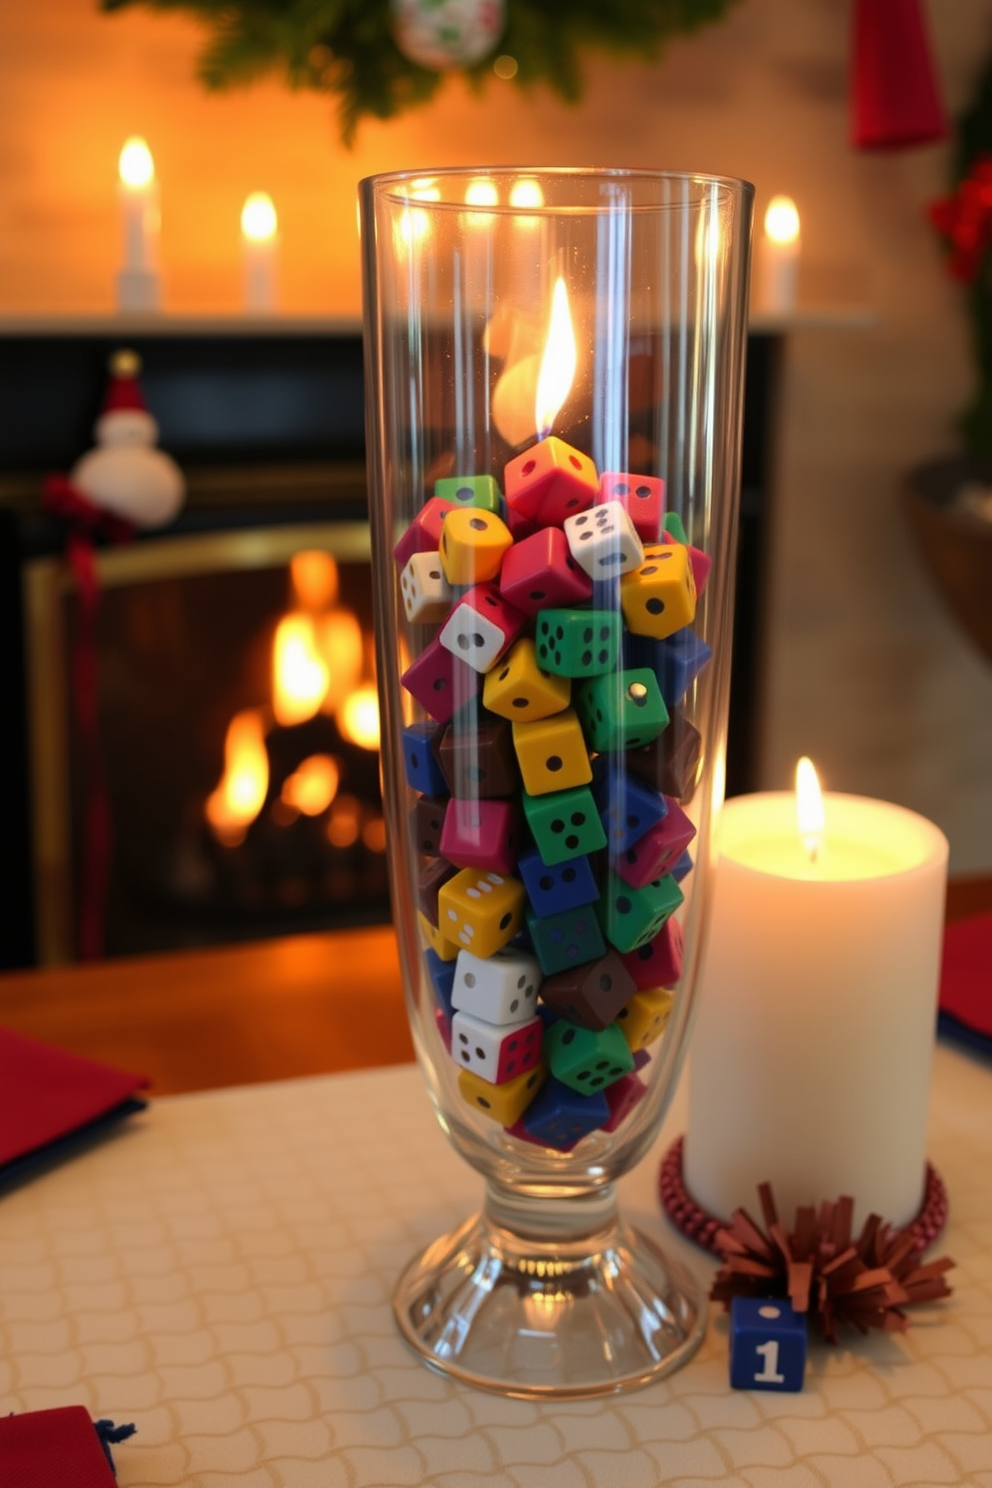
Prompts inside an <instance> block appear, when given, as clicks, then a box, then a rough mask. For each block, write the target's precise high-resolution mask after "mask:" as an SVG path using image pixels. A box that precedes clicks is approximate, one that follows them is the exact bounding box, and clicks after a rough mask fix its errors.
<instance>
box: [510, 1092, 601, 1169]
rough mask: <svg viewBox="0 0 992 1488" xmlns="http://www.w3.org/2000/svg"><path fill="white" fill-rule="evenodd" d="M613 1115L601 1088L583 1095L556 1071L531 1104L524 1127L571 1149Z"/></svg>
mask: <svg viewBox="0 0 992 1488" xmlns="http://www.w3.org/2000/svg"><path fill="white" fill-rule="evenodd" d="M609 1119H610V1107H609V1103H608V1101H607V1099H606V1096H605V1095H604V1094H603V1092H602V1091H601V1090H599V1091H597V1092H596V1093H595V1094H594V1095H579V1094H578V1093H577V1092H576V1091H574V1090H570V1089H569V1088H568V1086H567V1085H563V1084H562V1082H561V1081H560V1080H556V1079H555V1077H554V1075H552V1076H551V1077H550V1078H549V1079H548V1080H547V1081H545V1084H544V1086H543V1088H542V1090H541V1093H540V1095H538V1096H537V1097H536V1099H535V1100H533V1101H532V1102H531V1104H530V1105H529V1106H528V1107H527V1110H526V1111H525V1112H524V1115H523V1122H522V1125H523V1128H524V1131H525V1132H526V1133H527V1135H528V1136H529V1137H533V1138H534V1139H535V1140H536V1141H539V1142H543V1143H544V1145H545V1147H555V1148H557V1149H558V1151H559V1152H567V1151H568V1150H569V1149H570V1148H572V1147H574V1146H575V1144H576V1142H578V1141H581V1139H582V1138H583V1137H585V1136H588V1135H589V1133H590V1132H591V1131H595V1130H596V1129H597V1128H598V1127H600V1126H605V1124H606V1122H607V1121H609Z"/></svg>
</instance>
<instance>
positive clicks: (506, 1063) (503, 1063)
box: [451, 1012, 544, 1085]
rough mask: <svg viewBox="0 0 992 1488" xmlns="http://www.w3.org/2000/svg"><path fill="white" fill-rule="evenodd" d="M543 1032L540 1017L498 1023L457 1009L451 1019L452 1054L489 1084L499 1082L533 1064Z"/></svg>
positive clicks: (539, 1052)
mask: <svg viewBox="0 0 992 1488" xmlns="http://www.w3.org/2000/svg"><path fill="white" fill-rule="evenodd" d="M543 1032H544V1029H543V1025H542V1023H541V1020H540V1018H524V1019H523V1021H522V1022H518V1023H502V1024H497V1023H487V1022H486V1021H485V1019H483V1018H474V1017H473V1016H472V1014H471V1013H461V1012H458V1013H455V1016H454V1017H453V1018H452V1020H451V1057H452V1059H454V1061H455V1063H456V1064H458V1065H460V1066H461V1067H462V1069H470V1070H472V1071H474V1073H475V1074H477V1075H478V1076H479V1077H480V1078H481V1079H483V1080H488V1081H489V1083H490V1085H502V1084H503V1082H504V1081H506V1080H512V1079H513V1078H514V1076H515V1075H522V1074H523V1073H524V1072H525V1071H526V1070H529V1069H533V1068H534V1066H535V1064H536V1063H537V1061H538V1059H539V1058H540V1054H541V1041H542V1035H543Z"/></svg>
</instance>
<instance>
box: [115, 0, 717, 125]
mask: <svg viewBox="0 0 992 1488" xmlns="http://www.w3.org/2000/svg"><path fill="white" fill-rule="evenodd" d="M733 3H734V0H507V6H506V12H507V14H506V26H505V29H504V31H503V35H502V36H501V38H500V40H499V42H498V44H497V49H496V50H497V53H500V54H507V55H509V56H511V57H512V58H513V59H514V60H515V61H516V63H517V72H516V75H515V77H514V82H515V83H516V84H517V85H518V86H519V87H521V88H524V89H527V88H529V87H531V86H532V85H533V84H534V83H538V82H545V83H547V84H548V85H549V86H550V87H551V88H552V89H553V90H554V91H555V92H556V93H558V94H559V95H560V96H561V97H562V98H564V99H566V100H567V101H568V102H571V103H574V102H577V101H578V99H579V98H580V97H581V94H582V70H581V65H580V53H581V52H583V51H586V50H600V51H607V52H612V53H615V54H617V55H628V56H629V55H631V54H633V55H636V56H639V57H640V58H641V59H642V60H644V61H650V60H653V59H654V58H656V57H657V56H658V55H659V53H660V51H661V49H662V47H663V45H664V43H665V42H666V41H667V40H668V39H669V38H670V37H672V36H674V35H676V34H678V33H680V32H686V31H692V30H694V29H695V28H696V27H698V26H702V25H705V24H707V23H708V22H712V21H716V20H719V19H720V17H721V16H722V15H723V14H724V12H725V11H726V10H727V9H728V7H729V6H730V5H731V4H733ZM134 4H144V5H148V6H150V7H151V8H152V9H155V10H179V11H183V10H185V11H189V12H191V13H192V14H193V15H195V16H196V17H197V19H198V20H200V21H202V22H203V24H204V25H205V26H206V27H207V29H208V31H209V33H210V34H209V40H208V42H207V45H206V47H205V48H204V51H203V53H202V54H201V56H200V59H199V66H198V75H199V77H200V80H201V81H202V82H203V83H204V84H205V85H206V86H207V87H208V88H211V89H223V88H230V87H235V86H238V85H241V84H244V83H250V82H254V81H255V80H256V79H258V78H260V77H261V76H263V75H264V74H265V73H268V72H271V71H272V70H274V69H275V70H279V71H281V72H283V73H284V75H285V79H286V81H287V82H288V84H289V85H290V87H292V88H314V89H317V90H318V91H319V92H322V93H328V94H331V95H333V96H335V97H336V98H337V102H338V122H339V125H340V130H341V137H342V140H343V141H344V143H345V144H346V145H349V146H350V145H351V144H353V142H354V139H355V134H356V131H357V129H358V125H359V123H360V122H361V120H362V119H363V118H365V117H366V116H372V117H374V118H377V119H391V118H394V117H395V116H396V115H397V114H400V113H402V112H403V111H404V110H405V109H408V108H411V107H413V106H414V105H416V104H420V103H426V102H427V100H428V99H430V98H432V97H433V96H434V94H435V93H436V92H437V90H438V88H439V87H440V86H441V83H442V81H443V75H442V74H439V73H436V72H432V71H430V70H429V69H427V68H424V67H419V66H417V64H416V63H414V62H411V61H409V60H408V59H407V58H406V57H405V56H404V55H403V53H402V52H401V51H400V50H399V48H398V47H397V45H396V43H395V41H394V40H393V35H392V30H391V27H390V6H389V0H100V7H101V9H102V10H105V11H111V10H121V9H123V8H124V7H125V6H126V5H134ZM465 76H466V77H467V78H468V79H469V81H470V82H471V84H472V85H473V87H475V88H476V89H478V90H481V89H482V87H483V85H484V83H485V82H486V81H487V80H488V79H491V78H492V76H493V72H492V57H487V58H485V59H484V60H483V61H481V62H478V63H476V64H475V65H473V66H472V67H469V68H466V69H465Z"/></svg>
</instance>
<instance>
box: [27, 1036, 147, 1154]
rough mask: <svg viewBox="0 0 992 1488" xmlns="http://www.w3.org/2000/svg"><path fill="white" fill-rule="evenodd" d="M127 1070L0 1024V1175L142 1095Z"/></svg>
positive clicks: (134, 1105)
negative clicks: (138, 1094) (14, 1031)
mask: <svg viewBox="0 0 992 1488" xmlns="http://www.w3.org/2000/svg"><path fill="white" fill-rule="evenodd" d="M147 1084H148V1080H147V1078H146V1077H145V1076H144V1075H135V1074H130V1073H128V1072H126V1071H124V1070H118V1069H113V1068H112V1067H111V1066H110V1065H106V1064H98V1063H97V1062H96V1061H95V1060H92V1059H83V1058H81V1057H80V1056H79V1055H78V1054H69V1053H67V1052H66V1051H65V1050H64V1049H56V1048H53V1047H52V1045H50V1044H40V1043H37V1042H36V1041H35V1040H34V1039H29V1038H25V1037H24V1036H23V1035H22V1034H19V1033H12V1032H11V1031H10V1030H9V1029H6V1028H0V1181H2V1180H4V1179H6V1178H8V1177H10V1176H12V1175H13V1174H14V1173H17V1174H20V1173H21V1172H22V1170H23V1168H24V1166H25V1165H26V1164H27V1163H29V1162H30V1161H31V1160H33V1159H35V1158H37V1157H40V1156H41V1155H48V1154H49V1153H51V1152H52V1151H54V1150H57V1149H58V1148H59V1147H60V1146H61V1145H62V1143H64V1142H65V1141H66V1140H67V1139H69V1138H71V1137H75V1136H77V1135H82V1134H83V1133H90V1132H93V1131H96V1130H98V1129H99V1128H100V1127H102V1126H103V1125H104V1124H105V1123H107V1122H109V1121H116V1120H117V1119H119V1118H120V1117H122V1116H127V1115H129V1114H130V1113H131V1112H132V1111H137V1110H141V1109H142V1108H143V1106H144V1104H145V1102H144V1101H142V1100H140V1099H139V1098H137V1095H136V1092H137V1091H139V1090H142V1089H143V1088H144V1087H145V1086H146V1085H147Z"/></svg>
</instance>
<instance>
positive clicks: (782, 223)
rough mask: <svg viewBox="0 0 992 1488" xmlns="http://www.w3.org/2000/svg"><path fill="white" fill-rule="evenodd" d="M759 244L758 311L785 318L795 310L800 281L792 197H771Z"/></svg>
mask: <svg viewBox="0 0 992 1488" xmlns="http://www.w3.org/2000/svg"><path fill="white" fill-rule="evenodd" d="M764 227H765V230H764V234H763V236H762V238H761V240H760V242H759V245H758V264H757V270H758V272H757V296H756V298H757V308H758V309H759V310H761V311H763V312H764V313H765V314H768V315H787V314H788V313H789V312H790V311H791V310H794V309H795V308H796V290H797V285H798V282H799V251H800V237H799V213H798V212H797V210H796V204H795V202H794V201H793V200H792V198H791V197H788V196H773V197H772V199H771V201H770V202H769V203H768V210H767V211H766V212H765V223H764Z"/></svg>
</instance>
